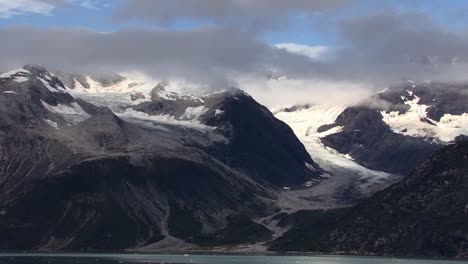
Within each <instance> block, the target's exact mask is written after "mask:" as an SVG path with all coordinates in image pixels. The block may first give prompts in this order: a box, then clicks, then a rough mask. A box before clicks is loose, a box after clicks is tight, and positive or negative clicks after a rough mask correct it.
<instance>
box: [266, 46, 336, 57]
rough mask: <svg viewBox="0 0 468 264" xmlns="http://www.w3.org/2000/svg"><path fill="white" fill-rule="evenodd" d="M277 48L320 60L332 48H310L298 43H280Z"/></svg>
mask: <svg viewBox="0 0 468 264" xmlns="http://www.w3.org/2000/svg"><path fill="white" fill-rule="evenodd" d="M275 47H277V48H279V49H284V50H287V51H289V52H292V53H297V54H301V55H304V56H307V57H309V58H311V59H320V58H321V57H323V56H325V55H326V53H327V52H328V51H330V48H329V47H326V46H309V45H303V44H296V43H279V44H276V45H275Z"/></svg>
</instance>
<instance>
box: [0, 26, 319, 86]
mask: <svg viewBox="0 0 468 264" xmlns="http://www.w3.org/2000/svg"><path fill="white" fill-rule="evenodd" d="M0 35H2V37H3V41H1V42H0V57H1V58H2V60H1V61H0V67H2V68H13V67H17V66H21V65H23V64H28V63H35V64H42V65H45V66H47V67H50V68H53V69H62V70H64V71H80V72H81V71H141V72H144V73H147V74H150V75H153V76H163V77H166V76H167V77H168V78H170V77H176V76H177V77H184V78H188V79H191V80H193V81H197V82H200V83H210V84H212V85H213V84H219V85H224V86H226V85H236V83H235V80H236V79H237V77H238V76H240V75H247V74H249V75H250V74H259V75H262V74H263V76H265V74H266V70H267V69H269V68H275V69H278V70H279V71H280V72H282V73H285V74H288V75H290V76H295V75H296V74H298V73H301V72H304V71H305V70H307V69H308V68H310V65H311V64H313V62H312V61H311V60H310V59H308V58H307V57H305V56H301V55H296V54H292V53H289V52H287V51H284V50H280V49H277V48H275V47H273V46H271V45H269V44H266V43H263V42H260V41H259V40H257V39H256V38H255V37H254V36H253V35H250V34H247V33H242V32H240V31H236V30H227V29H220V28H208V27H206V28H199V29H190V30H175V31H173V30H123V31H116V32H111V33H98V32H95V31H91V30H82V29H67V28H55V29H39V28H35V27H8V28H0Z"/></svg>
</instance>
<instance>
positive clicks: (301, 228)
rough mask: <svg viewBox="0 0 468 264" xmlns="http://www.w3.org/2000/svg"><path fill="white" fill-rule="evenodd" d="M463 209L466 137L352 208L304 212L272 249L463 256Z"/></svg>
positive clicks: (467, 182) (466, 219) (467, 219)
mask: <svg viewBox="0 0 468 264" xmlns="http://www.w3.org/2000/svg"><path fill="white" fill-rule="evenodd" d="M467 209H468V141H460V142H458V143H456V144H453V145H450V146H448V147H445V148H444V149H442V150H439V151H437V152H436V153H435V154H434V155H433V156H432V157H431V158H429V159H428V160H427V161H425V162H424V163H422V164H421V165H420V166H419V167H418V168H417V169H416V170H414V171H413V172H412V173H411V174H410V175H408V176H407V177H406V178H405V179H404V180H402V181H401V182H399V183H397V184H395V185H393V186H392V187H389V188H388V189H386V190H384V191H382V192H379V193H377V194H375V195H374V196H373V197H371V198H369V199H367V200H364V201H362V202H361V203H360V205H358V206H357V207H355V208H353V209H341V210H333V211H328V212H324V211H314V212H312V211H310V212H302V214H303V217H302V218H301V219H312V220H310V221H308V222H305V221H300V222H299V224H297V225H295V226H296V227H295V228H293V229H292V230H291V231H289V232H288V233H286V234H285V235H284V236H283V237H282V238H280V239H278V240H277V241H276V242H275V243H274V244H273V245H272V247H271V249H272V250H301V251H321V252H334V253H344V254H379V255H404V256H426V257H467V256H468V239H467V234H468V225H467V223H468V210H467ZM287 219H297V215H296V216H289V217H287V218H286V220H283V221H286V223H287V221H288V220H287ZM289 221H292V220H289Z"/></svg>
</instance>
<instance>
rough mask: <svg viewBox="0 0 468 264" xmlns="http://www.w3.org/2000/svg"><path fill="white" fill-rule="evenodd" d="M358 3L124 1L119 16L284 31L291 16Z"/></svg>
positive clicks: (330, 0)
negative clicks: (193, 21) (283, 28)
mask: <svg viewBox="0 0 468 264" xmlns="http://www.w3.org/2000/svg"><path fill="white" fill-rule="evenodd" d="M350 2H355V0H288V1H285V0H229V1H225V0H182V1H174V0H123V1H122V4H121V5H120V7H118V10H117V13H116V15H115V17H116V18H117V19H119V20H146V21H152V22H156V23H159V24H163V25H168V24H173V23H175V22H178V21H180V20H197V21H203V22H211V23H216V24H220V25H225V26H226V25H227V26H235V27H241V28H243V29H248V30H263V29H273V28H281V27H284V26H285V25H287V23H288V19H289V16H290V15H291V13H296V14H300V15H313V14H315V13H317V12H321V11H324V10H327V9H334V8H339V7H342V6H344V5H345V4H347V3H350Z"/></svg>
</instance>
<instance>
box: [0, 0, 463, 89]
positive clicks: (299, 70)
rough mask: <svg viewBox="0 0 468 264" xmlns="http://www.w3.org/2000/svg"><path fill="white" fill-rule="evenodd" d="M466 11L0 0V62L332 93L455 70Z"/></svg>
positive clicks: (275, 1)
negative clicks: (271, 80) (271, 78)
mask: <svg viewBox="0 0 468 264" xmlns="http://www.w3.org/2000/svg"><path fill="white" fill-rule="evenodd" d="M467 21H468V3H466V1H465V0H431V1H427V0H378V1H377V0H288V1H286V0H0V36H2V41H0V57H1V58H2V60H0V70H6V69H9V68H12V67H18V66H21V65H23V64H28V63H33V64H41V65H44V66H46V67H50V68H53V69H61V70H64V71H70V72H79V71H86V72H109V71H113V72H115V71H117V72H121V71H139V72H143V73H146V74H148V75H153V76H154V75H158V76H163V77H165V78H175V77H182V78H186V79H189V80H191V81H193V82H198V83H203V84H206V85H208V86H213V87H220V86H241V85H247V84H248V85H251V86H258V87H259V89H260V90H264V91H269V90H271V89H273V88H271V87H270V86H271V85H269V84H258V83H253V81H252V80H254V79H256V78H257V79H258V76H262V75H263V76H264V75H265V73H266V72H268V73H270V72H273V73H274V74H276V75H278V76H287V77H288V80H290V82H287V81H284V80H283V82H285V83H281V85H279V86H288V87H289V86H290V87H292V88H290V89H291V90H294V91H296V90H297V91H301V92H307V93H309V92H314V91H321V89H322V90H323V89H328V90H334V91H337V94H338V95H340V94H342V93H343V92H347V91H349V90H353V89H355V88H356V87H364V88H365V89H367V90H376V89H381V88H382V87H384V86H386V85H389V84H390V83H392V82H395V81H398V80H401V79H414V80H428V79H430V80H443V81H459V80H466V79H467V78H466V72H467V70H468V69H467V67H466V66H465V64H466V63H467V62H468V31H467V28H466V25H467V24H466V23H467ZM274 86H278V84H275V85H274ZM304 87H305V88H304ZM310 87H312V88H310ZM353 87H354V88H353ZM275 89H281V88H275ZM282 92H283V93H284V91H282Z"/></svg>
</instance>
